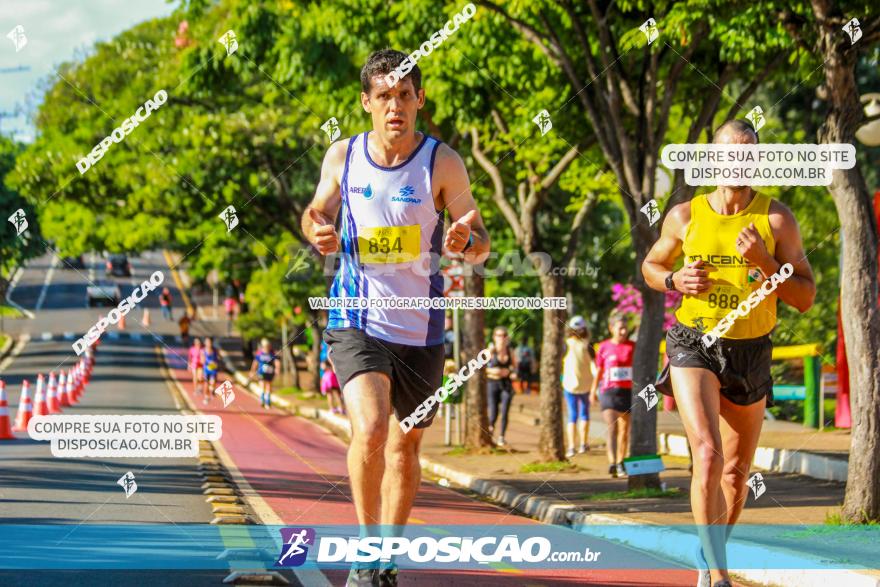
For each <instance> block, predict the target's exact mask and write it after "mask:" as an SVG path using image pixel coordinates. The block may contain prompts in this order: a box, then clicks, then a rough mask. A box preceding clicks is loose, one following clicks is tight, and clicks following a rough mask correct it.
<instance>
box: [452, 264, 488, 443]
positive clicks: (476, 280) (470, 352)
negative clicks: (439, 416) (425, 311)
mask: <svg viewBox="0 0 880 587" xmlns="http://www.w3.org/2000/svg"><path fill="white" fill-rule="evenodd" d="M464 292H465V295H466V296H468V297H483V296H484V295H485V287H484V282H483V274H482V272H481V271H471V272H469V274H468V276H467V277H466V278H465V280H464ZM459 312H461V310H459ZM462 318H463V322H464V327H463V328H462V329H461V331H462V352H463V353H464V356H465V357H470V358H473V357H476V356H477V355H478V354H479V353H480V351H481V350H483V349H484V348H486V337H485V333H484V318H485V316H484V313H483V310H468V311H466V312H463V316H462ZM465 385H466V388H465V398H464V399H465V404H464V409H465V438H464V444H465V447H467V448H468V449H470V450H484V449H487V448H489V447H491V446H492V435H491V434H489V414H488V413H487V411H486V410H487V405H488V402H487V401H486V370H485V369H480V370H478V371H477V373H476V374H475V375H474V376H473V377H471V378H470V379H468V381H467V383H466V384H465Z"/></svg>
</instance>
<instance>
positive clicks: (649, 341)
mask: <svg viewBox="0 0 880 587" xmlns="http://www.w3.org/2000/svg"><path fill="white" fill-rule="evenodd" d="M654 239H656V236H655V235H654V234H653V232H652V231H651V230H650V229H644V228H641V225H638V226H637V228H636V230H635V231H634V233H633V244H635V246H636V267H637V268H638V269H637V271H636V283H635V286H636V288H638V290H639V291H640V292H641V294H642V316H641V321H640V323H639V332H638V339H637V340H636V348H635V353H634V355H633V388H632V394H633V395H632V410H631V411H630V417H631V422H632V426H631V428H630V434H629V438H630V454H631V455H632V456H638V455H653V454H657V407H656V406H655V407H654V408H653V409H651V410H648V409H647V406H646V405H645V402H644V400H643V399H642V398H640V397H638V395H637V394H638V393H639V392H640V391H641V390H642V389H644V388H645V386H647V385H648V384H653V383H654V381H656V379H657V362H658V359H659V349H660V339H661V337H662V336H663V313H664V310H665V308H664V300H665V296H664V295H663V293H661V292H659V291H655V290H653V289H651V288H650V287H648V286H647V284H646V283H645V281H644V278H643V277H642V271H641V265H642V261H643V260H644V259H645V255H647V253H648V250H649V249H650V247H651V244H652V243H653V240H654ZM627 484H628V487H629V489H630V490H633V489H641V488H645V487H651V488H658V489H659V487H660V476H659V475H658V474H656V473H654V474H649V475H633V476H629V477H627Z"/></svg>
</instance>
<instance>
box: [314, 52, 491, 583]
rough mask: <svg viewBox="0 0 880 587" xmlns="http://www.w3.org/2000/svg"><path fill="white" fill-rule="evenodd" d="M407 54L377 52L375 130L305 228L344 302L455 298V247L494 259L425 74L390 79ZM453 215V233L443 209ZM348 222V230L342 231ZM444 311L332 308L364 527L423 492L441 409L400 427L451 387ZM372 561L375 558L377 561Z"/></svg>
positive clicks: (334, 152)
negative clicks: (446, 274) (447, 273)
mask: <svg viewBox="0 0 880 587" xmlns="http://www.w3.org/2000/svg"><path fill="white" fill-rule="evenodd" d="M404 58H406V54H405V53H401V52H400V51H393V50H390V49H385V50H382V51H376V52H374V53H373V54H372V55H370V57H369V58H368V59H367V63H366V65H364V67H363V69H362V70H361V88H362V92H361V104H362V105H363V107H364V110H365V111H366V112H368V113H369V114H370V116H371V118H372V126H373V130H371V131H369V132H366V133H362V134H359V135H357V136H354V137H351V138H349V139H346V140H342V141H338V142H336V143H334V144H333V145H331V146H330V148H329V149H328V150H327V155H326V156H325V158H324V164H323V166H322V168H321V181H320V183H319V184H318V188H317V191H316V193H315V198H314V200H313V201H312V203H311V205H310V206H309V207H308V208H307V209H306V211H305V214H304V215H303V219H302V228H303V233H304V234H305V235H306V238H308V240H309V241H310V242H311V243H312V244H313V245H314V246H315V247H316V248H317V249H318V251H319V252H320V253H321V254H322V255H329V254H331V253H337V252H339V253H341V262H340V265H339V268H338V270H337V274H336V277H335V279H334V281H333V285H332V287H331V291H330V296H331V297H333V298H401V297H422V298H433V297H442V296H443V279H442V276H441V275H440V273H439V271H438V268H437V265H436V260H437V259H439V255H440V254H441V253H442V250H443V249H446V250H447V251H449V252H450V253H456V254H457V253H463V255H464V260H465V261H466V262H468V263H475V264H476V263H480V262H482V261H484V260H485V259H486V258H487V257H488V255H489V235H488V233H487V232H486V229H485V226H484V225H483V221H482V219H481V217H480V213H479V211H478V210H477V207H476V204H475V202H474V199H473V196H472V195H471V190H470V181H469V179H468V174H467V170H466V168H465V166H464V163H463V162H462V160H461V157H459V155H458V154H457V153H456V152H455V151H453V150H452V149H451V148H449V147H448V146H446V145H445V144H443V143H441V142H440V141H438V140H437V139H435V138H433V137H429V136H427V135H425V134H424V133H421V132H418V131H416V128H415V127H416V118H417V115H418V111H419V109H421V108H422V107H423V106H424V104H425V91H424V89H422V88H421V71H420V70H419V68H418V66H416V67H413V69H412V70H411V71H410V73H409V74H407V76H406V77H404V78H402V79H401V80H400V81H399V82H398V83H397V84H395V85H394V86H393V87H389V86H388V85H387V84H386V81H385V80H386V78H385V76H386V75H387V74H389V73H391V72H392V71H393V70H394V69H395V68H396V67H397V66H398V65H399V64H400V63H401V62H402V61H403V59H404ZM444 210H445V211H447V212H448V213H449V216H450V220H451V221H452V225H451V227H450V228H449V229H448V230H447V231H446V234H445V235H444V234H443V211H444ZM337 217H338V223H339V230H338V231H337V228H336V225H335V224H336V221H337ZM443 325H444V312H443V310H442V309H432V310H428V309H384V308H383V309H376V308H371V309H357V310H354V309H340V310H331V311H330V316H329V323H328V325H327V330H326V331H325V332H324V340H325V341H326V342H327V344H328V345H329V346H330V351H329V356H330V358H332V360H333V365H334V366H335V367H336V374H337V376H338V377H339V382H340V384H341V385H342V389H343V395H344V396H345V405H346V408H347V409H348V413H349V417H350V419H351V427H352V439H351V444H350V446H349V451H348V472H349V476H350V478H351V490H352V495H353V497H354V504H355V509H356V511H357V517H358V523H359V524H360V526H361V529H362V530H361V531H362V534H364V535H373V536H375V535H376V534H377V531H376V528H375V526H376V525H378V524H382V525H383V526H386V527H387V526H392V525H393V526H396V527H397V528H396V530H397V531H396V533H397V534H399V533H400V531H401V530H402V527H403V526H404V525H405V524H406V522H407V519H408V518H409V513H410V510H411V509H412V504H413V501H414V499H415V495H416V492H417V490H418V487H419V482H420V477H421V467H420V465H419V444H420V442H421V439H422V434H423V432H424V430H425V428H427V427H428V426H430V424H431V422H432V421H433V417H434V414H435V413H436V409H437V406H436V405H435V406H434V408H433V409H432V411H431V412H430V413H429V414H428V416H427V417H425V418H424V419H423V420H421V422H419V423H418V424H416V425H415V426H414V427H413V428H412V429H411V430H410V431H409V432H407V433H404V432H403V430H402V428H401V427H400V422H401V421H402V420H403V419H404V418H406V417H407V416H409V415H410V414H412V412H413V411H414V410H415V408H416V407H417V406H418V405H420V404H421V403H422V402H423V401H424V400H425V399H426V398H427V397H428V396H430V395H432V394H433V393H434V392H435V391H436V390H437V388H438V387H440V385H441V381H442V377H443V362H444V352H443V350H444V349H443ZM365 566H368V565H365ZM396 584H397V569H396V568H395V567H394V566H393V565H390V566H384V567H383V568H382V569H381V570H379V569H372V568H363V567H359V566H356V567H355V568H353V569H352V571H351V573H350V574H349V578H348V582H347V585H353V586H358V585H389V586H390V585H396Z"/></svg>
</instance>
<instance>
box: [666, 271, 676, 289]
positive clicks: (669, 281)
mask: <svg viewBox="0 0 880 587" xmlns="http://www.w3.org/2000/svg"><path fill="white" fill-rule="evenodd" d="M674 275H675V271H673V272H672V273H670V274H669V275H667V276H666V289H668V290H670V291H672V290H674V289H675V282H674V281H673V280H672V277H673V276H674Z"/></svg>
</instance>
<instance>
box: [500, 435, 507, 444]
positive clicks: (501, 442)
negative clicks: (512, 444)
mask: <svg viewBox="0 0 880 587" xmlns="http://www.w3.org/2000/svg"><path fill="white" fill-rule="evenodd" d="M506 445H507V443H506V442H504V437H503V436H499V437H498V446H506Z"/></svg>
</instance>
